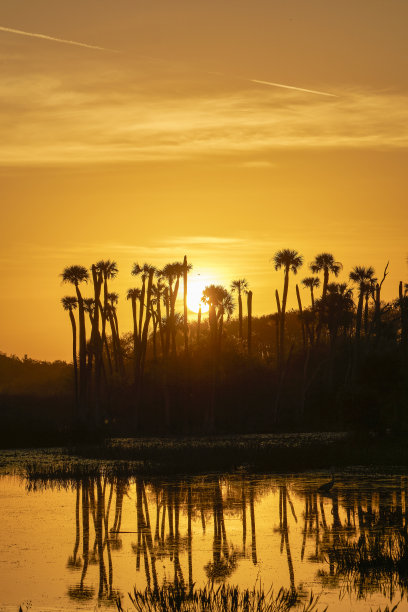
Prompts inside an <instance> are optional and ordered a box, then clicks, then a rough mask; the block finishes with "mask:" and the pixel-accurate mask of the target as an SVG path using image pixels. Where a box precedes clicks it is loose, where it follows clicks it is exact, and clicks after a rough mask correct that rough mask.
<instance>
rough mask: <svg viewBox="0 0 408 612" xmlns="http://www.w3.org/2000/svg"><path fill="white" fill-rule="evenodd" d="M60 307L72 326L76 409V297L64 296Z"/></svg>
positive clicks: (76, 403)
mask: <svg viewBox="0 0 408 612" xmlns="http://www.w3.org/2000/svg"><path fill="white" fill-rule="evenodd" d="M61 303H62V307H63V308H64V310H67V311H68V313H69V318H70V321H71V327H72V363H73V364H74V390H75V406H76V409H77V410H78V360H77V350H76V323H75V317H74V312H73V311H74V310H76V307H77V305H78V301H77V298H75V297H70V296H65V297H63V298H62V300H61Z"/></svg>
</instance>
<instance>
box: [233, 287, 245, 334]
mask: <svg viewBox="0 0 408 612" xmlns="http://www.w3.org/2000/svg"><path fill="white" fill-rule="evenodd" d="M247 289H248V282H247V280H246V279H245V278H240V279H238V280H235V281H232V283H231V291H232V292H235V291H236V292H237V293H238V319H239V337H240V340H242V338H243V334H242V294H243V293H247Z"/></svg>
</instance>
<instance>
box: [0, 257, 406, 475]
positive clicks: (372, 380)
mask: <svg viewBox="0 0 408 612" xmlns="http://www.w3.org/2000/svg"><path fill="white" fill-rule="evenodd" d="M272 263H273V265H274V267H275V269H276V270H282V271H283V290H282V291H281V292H279V291H278V290H276V292H275V299H276V312H275V313H274V314H270V315H265V316H260V317H254V316H253V314H252V304H253V294H252V291H251V290H250V289H249V284H248V281H247V280H246V279H244V278H241V279H238V280H234V281H232V283H231V286H230V288H229V289H228V288H226V287H222V286H220V285H209V286H207V287H206V288H205V289H204V291H203V294H202V299H201V301H202V303H203V304H204V305H205V306H206V308H208V313H207V315H204V314H203V313H202V312H201V308H200V310H199V312H198V314H197V316H196V317H195V320H193V319H192V318H191V313H190V315H188V308H187V295H188V275H189V272H190V270H191V268H192V266H191V264H190V263H188V262H187V257H184V259H183V261H179V262H174V263H170V264H167V265H166V266H164V267H163V268H162V269H160V270H159V269H157V268H155V267H154V266H152V265H149V264H143V265H139V264H137V263H136V264H134V266H133V268H132V271H131V274H132V275H133V276H134V277H135V278H136V279H137V286H135V287H133V288H130V289H129V290H128V292H127V296H126V297H127V300H128V301H129V308H130V310H131V312H132V321H133V329H132V331H131V332H128V333H122V334H120V332H119V329H120V328H119V321H118V315H117V303H118V299H119V296H118V294H116V293H114V292H112V291H111V290H110V286H109V285H110V281H111V280H112V279H114V278H115V277H116V276H117V274H118V267H117V265H116V263H115V262H114V261H111V260H101V261H99V262H97V263H96V264H94V265H92V266H91V268H90V270H88V269H87V268H85V267H83V266H79V265H74V266H70V267H67V268H65V269H64V270H63V272H62V274H61V277H62V281H63V282H64V283H67V284H70V285H71V286H72V287H73V289H74V293H75V295H72V296H69V295H67V296H65V297H64V298H63V299H62V306H63V308H64V309H65V310H66V312H67V315H68V318H69V321H67V324H69V325H70V327H71V330H72V363H71V364H67V363H65V362H58V361H57V362H53V363H47V362H38V361H34V360H31V359H29V358H27V357H25V358H24V359H23V360H21V359H18V358H17V357H13V356H12V357H9V356H6V355H4V354H0V407H1V408H0V409H1V418H2V423H3V427H2V430H1V434H0V445H1V446H2V447H3V448H4V447H9V448H11V447H13V446H16V447H23V446H30V445H35V446H41V445H44V446H49V445H55V446H58V445H75V444H76V445H80V444H85V445H86V444H91V443H96V444H99V445H101V444H102V442H103V440H104V439H109V438H112V437H132V436H137V437H151V436H160V437H166V436H176V437H177V436H187V437H188V436H198V435H206V436H216V435H224V436H226V435H234V434H237V435H240V434H244V433H254V434H255V433H280V432H307V431H309V432H313V431H315V432H316V431H320V432H323V431H334V432H336V431H354V432H359V435H363V433H364V432H365V433H366V434H367V435H368V434H369V433H372V434H377V435H383V434H384V435H385V432H392V433H403V432H406V431H407V429H408V411H407V403H408V402H407V400H408V376H407V368H408V349H407V347H408V295H407V291H408V286H407V285H404V283H403V282H400V284H399V289H398V294H397V295H396V297H395V299H394V300H391V301H389V302H385V301H383V300H382V298H381V290H382V286H383V283H384V281H385V280H386V277H387V274H388V264H387V265H386V266H385V269H384V271H383V273H382V274H381V275H380V276H379V277H378V278H377V276H376V275H375V271H374V269H373V268H372V267H362V266H356V267H355V268H353V270H351V271H350V273H349V274H348V281H349V282H348V284H347V283H338V282H334V281H335V279H336V278H337V277H338V275H339V273H340V271H341V270H342V264H341V263H340V262H337V261H336V260H335V258H334V256H333V255H332V254H330V253H320V254H319V255H317V256H316V257H315V259H314V260H313V261H312V262H311V263H310V264H309V270H310V272H311V273H312V275H309V276H305V277H304V278H303V279H302V280H301V283H295V282H294V281H295V278H296V275H297V273H298V272H299V271H300V269H301V267H302V266H303V265H304V262H303V257H302V256H301V255H300V254H299V253H298V252H297V251H294V250H290V249H283V250H281V251H278V252H277V253H275V255H274V256H273V258H272ZM84 287H88V294H89V296H88V297H86V296H85V295H84V294H83V292H84ZM290 292H293V293H294V294H296V297H297V303H298V309H297V310H290V311H288V310H287V301H288V295H289V294H290ZM255 298H256V296H255ZM178 308H179V310H180V312H178V311H177V309H178ZM235 309H236V310H237V317H233V316H232V315H233V314H234V310H235ZM189 317H190V318H189ZM376 444H377V443H376ZM357 445H358V443H357ZM382 445H383V446H384V445H385V446H386V445H387V443H386V442H383V443H382ZM369 446H370V445H369ZM400 454H401V456H402V457H403V463H405V461H406V459H405V453H404V452H403V449H401V453H400Z"/></svg>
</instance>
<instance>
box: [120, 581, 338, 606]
mask: <svg viewBox="0 0 408 612" xmlns="http://www.w3.org/2000/svg"><path fill="white" fill-rule="evenodd" d="M129 598H130V601H131V603H132V609H135V610H137V611H138V612H153V611H155V612H204V611H205V612H238V611H240V612H241V611H242V612H255V611H256V612H285V611H286V610H290V609H292V608H297V609H300V610H301V611H302V612H312V611H313V612H318V609H317V603H318V599H319V598H318V596H315V595H313V594H310V596H309V599H308V600H307V601H306V602H302V601H301V598H300V596H299V593H298V592H297V591H296V590H294V589H284V588H283V587H282V588H281V589H280V590H279V592H278V593H277V594H276V595H275V594H274V592H273V590H272V589H269V590H268V591H265V590H264V589H263V587H262V585H259V586H258V587H254V588H253V589H240V588H239V587H238V586H231V585H225V584H223V585H221V586H219V587H217V588H214V586H213V585H212V584H210V585H207V586H205V587H204V588H200V589H195V588H194V586H193V587H191V588H189V589H188V588H186V587H184V586H182V585H180V584H176V585H165V586H162V587H161V588H159V589H154V590H152V589H148V588H146V589H145V590H144V591H137V590H136V588H135V589H134V591H133V593H129ZM299 606H302V607H301V608H299ZM117 608H118V610H119V612H125V610H126V608H123V606H122V602H121V600H118V601H117ZM324 610H327V608H324ZM323 612H324V611H323Z"/></svg>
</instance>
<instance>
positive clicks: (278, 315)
mask: <svg viewBox="0 0 408 612" xmlns="http://www.w3.org/2000/svg"><path fill="white" fill-rule="evenodd" d="M275 299H276V361H277V365H278V367H279V366H280V364H281V351H280V327H281V323H280V320H281V315H282V312H281V305H280V299H279V291H278V290H277V289H275Z"/></svg>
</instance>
